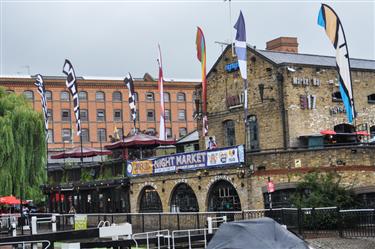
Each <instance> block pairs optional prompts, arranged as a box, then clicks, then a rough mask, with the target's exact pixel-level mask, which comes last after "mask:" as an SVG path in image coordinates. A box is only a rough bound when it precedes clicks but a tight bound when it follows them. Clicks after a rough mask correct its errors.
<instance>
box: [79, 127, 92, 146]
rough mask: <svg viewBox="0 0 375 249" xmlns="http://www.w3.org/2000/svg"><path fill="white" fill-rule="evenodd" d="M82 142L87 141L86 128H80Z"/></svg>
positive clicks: (87, 133)
mask: <svg viewBox="0 0 375 249" xmlns="http://www.w3.org/2000/svg"><path fill="white" fill-rule="evenodd" d="M81 132H82V143H88V142H89V140H90V139H89V130H88V129H82V130H81Z"/></svg>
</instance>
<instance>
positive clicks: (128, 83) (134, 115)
mask: <svg viewBox="0 0 375 249" xmlns="http://www.w3.org/2000/svg"><path fill="white" fill-rule="evenodd" d="M124 83H125V85H126V87H127V88H128V90H129V107H130V112H131V115H132V119H133V122H134V130H135V124H136V121H137V108H136V106H135V104H136V103H135V91H134V82H133V78H132V76H131V74H130V73H128V75H126V77H125V79H124Z"/></svg>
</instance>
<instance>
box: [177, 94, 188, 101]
mask: <svg viewBox="0 0 375 249" xmlns="http://www.w3.org/2000/svg"><path fill="white" fill-rule="evenodd" d="M177 101H178V102H185V101H186V98H185V93H177Z"/></svg>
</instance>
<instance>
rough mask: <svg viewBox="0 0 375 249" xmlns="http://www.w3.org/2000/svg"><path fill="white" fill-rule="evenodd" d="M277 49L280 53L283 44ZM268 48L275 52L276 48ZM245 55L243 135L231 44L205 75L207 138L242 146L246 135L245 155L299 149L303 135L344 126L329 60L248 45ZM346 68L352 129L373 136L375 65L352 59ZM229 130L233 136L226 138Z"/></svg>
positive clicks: (238, 83)
mask: <svg viewBox="0 0 375 249" xmlns="http://www.w3.org/2000/svg"><path fill="white" fill-rule="evenodd" d="M281 41H283V40H281ZM296 44H297V43H295V44H294V45H293V44H292V45H293V46H296ZM280 46H281V48H283V49H285V44H284V43H280ZM273 48H274V50H279V48H278V47H275V45H274V46H273ZM284 51H285V50H284ZM290 51H293V49H290ZM295 51H298V49H295ZM247 56H248V60H247V61H248V67H247V68H248V72H247V73H248V82H249V91H248V100H249V101H248V109H249V116H248V119H249V127H248V131H247V132H245V125H244V121H243V120H244V111H243V104H242V99H243V97H242V96H241V94H242V89H243V80H242V78H241V76H240V72H239V68H238V65H236V61H237V58H236V57H233V56H232V53H231V48H230V46H228V47H227V48H226V49H225V50H224V52H223V53H222V54H221V56H220V57H219V58H218V60H217V61H216V63H215V64H214V66H213V67H212V69H211V70H210V71H209V73H208V75H207V91H208V92H207V96H208V99H207V111H208V121H209V135H211V136H215V137H216V138H217V142H218V144H219V146H226V145H230V144H231V143H233V142H234V144H245V140H246V139H245V138H246V136H245V134H248V135H247V136H248V139H247V143H248V145H247V148H248V151H250V150H267V149H275V148H284V149H285V148H290V147H298V146H302V140H301V137H303V136H308V135H318V134H319V132H320V131H322V130H325V129H327V130H334V127H335V126H336V125H339V124H346V123H347V121H346V120H347V119H346V114H345V108H344V106H343V103H342V101H341V95H340V94H339V87H338V81H337V72H336V63H335V58H334V57H328V56H320V55H308V54H298V53H295V52H293V53H291V52H282V51H271V50H258V49H254V48H252V47H248V53H247ZM351 67H352V83H353V92H354V101H355V107H356V112H357V119H356V123H355V126H356V127H357V130H365V131H366V132H368V133H371V132H373V136H374V135H375V105H374V103H375V101H374V100H375V85H374V82H373V81H374V78H375V61H370V60H361V59H351ZM231 127H234V128H233V129H232V128H231ZM233 130H234V132H233ZM228 132H229V133H233V134H232V135H233V138H230V139H228V134H227V133H228ZM229 135H230V136H231V134H229Z"/></svg>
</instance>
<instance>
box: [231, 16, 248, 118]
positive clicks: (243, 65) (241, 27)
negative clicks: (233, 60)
mask: <svg viewBox="0 0 375 249" xmlns="http://www.w3.org/2000/svg"><path fill="white" fill-rule="evenodd" d="M234 28H235V29H236V30H237V34H236V39H235V41H234V46H235V49H236V55H237V60H238V66H239V68H240V72H241V77H242V79H243V95H244V103H243V106H244V120H245V122H247V112H248V106H247V88H248V85H247V55H246V54H247V53H246V52H247V46H246V28H245V20H244V18H243V15H242V11H240V16H239V17H238V20H237V22H236V24H235V25H234Z"/></svg>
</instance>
